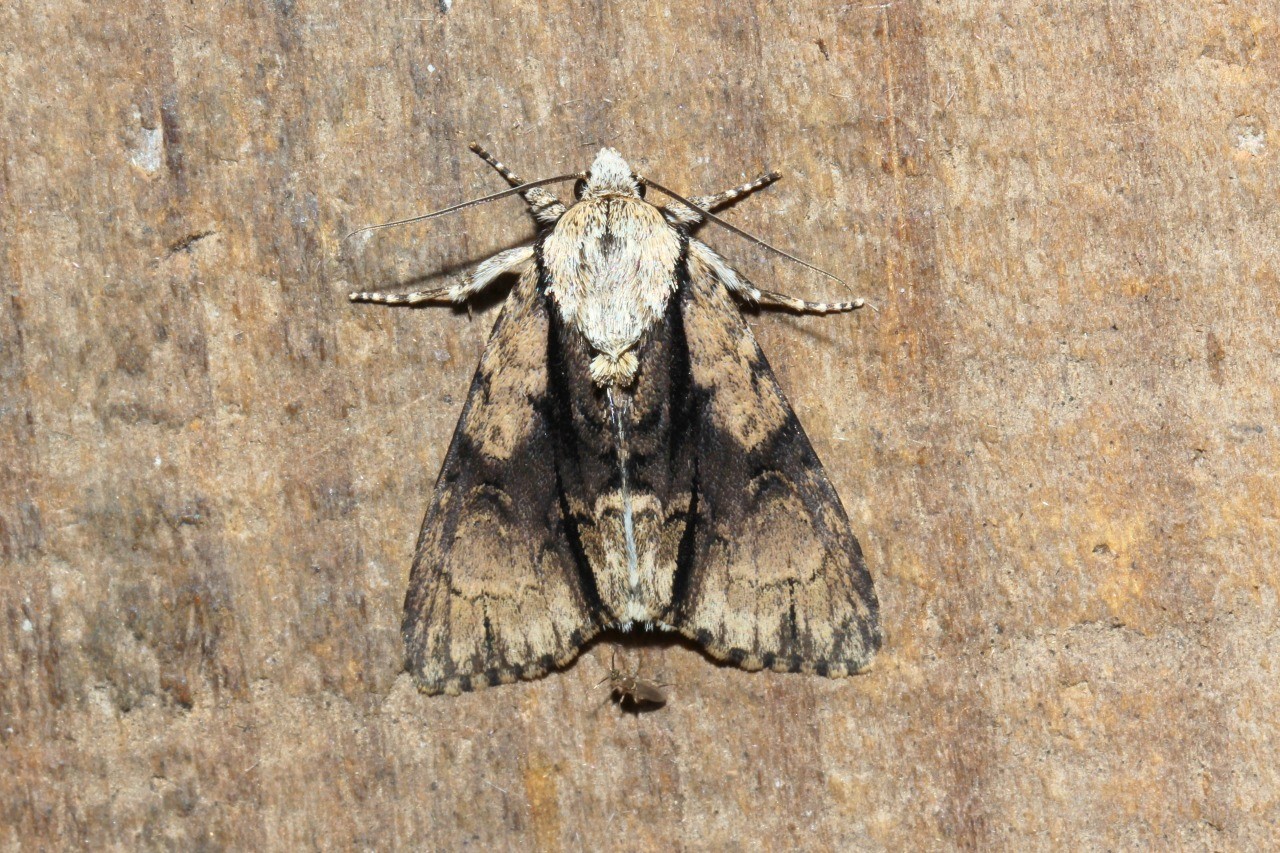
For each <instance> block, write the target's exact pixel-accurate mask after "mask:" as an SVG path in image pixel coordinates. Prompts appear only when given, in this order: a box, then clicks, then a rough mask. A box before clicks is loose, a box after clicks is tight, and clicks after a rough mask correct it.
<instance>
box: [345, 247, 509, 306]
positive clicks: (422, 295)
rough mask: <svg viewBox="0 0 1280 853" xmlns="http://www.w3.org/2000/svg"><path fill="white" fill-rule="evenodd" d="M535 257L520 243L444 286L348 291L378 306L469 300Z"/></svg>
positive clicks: (355, 300)
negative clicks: (407, 290)
mask: <svg viewBox="0 0 1280 853" xmlns="http://www.w3.org/2000/svg"><path fill="white" fill-rule="evenodd" d="M532 260H533V247H532V246H519V247H517V248H515V249H507V250H506V251H505V252H499V253H498V254H496V255H494V256H493V257H492V258H489V259H488V260H487V261H484V262H483V263H481V264H480V265H479V266H478V267H476V268H475V271H474V272H472V273H471V275H470V276H468V277H467V278H465V279H463V280H461V281H455V282H454V283H453V284H449V285H445V286H444V287H436V288H433V289H431V290H416V291H414V292H412V293H383V292H378V291H373V292H369V291H363V292H362V291H357V292H355V293H351V294H348V298H349V299H350V300H351V301H352V302H376V303H378V304H379V305H421V304H422V303H424V302H440V301H449V302H458V303H460V302H466V301H467V300H468V299H470V298H471V297H472V296H474V295H476V294H477V293H479V292H480V291H481V290H484V289H485V288H486V287H488V286H489V285H490V284H492V283H493V281H494V280H495V279H497V278H498V277H500V276H503V275H505V274H507V273H510V272H518V271H519V270H520V269H522V268H523V267H524V266H525V265H526V264H528V263H529V262H530V261H532Z"/></svg>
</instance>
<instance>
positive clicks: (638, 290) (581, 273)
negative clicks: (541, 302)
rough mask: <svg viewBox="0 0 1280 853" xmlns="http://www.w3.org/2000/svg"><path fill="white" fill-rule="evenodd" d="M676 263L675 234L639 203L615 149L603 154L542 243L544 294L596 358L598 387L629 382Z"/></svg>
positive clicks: (629, 173)
mask: <svg viewBox="0 0 1280 853" xmlns="http://www.w3.org/2000/svg"><path fill="white" fill-rule="evenodd" d="M679 257H680V238H679V235H678V234H677V232H676V231H675V229H674V228H672V227H671V226H670V225H669V224H668V223H667V221H666V220H665V219H664V218H663V216H662V213H661V211H659V210H658V208H656V207H654V206H653V205H651V204H649V203H647V202H646V201H645V200H644V199H642V198H640V194H639V192H638V189H637V182H636V178H635V175H634V174H633V173H632V171H631V167H630V166H628V165H627V162H626V161H625V160H623V159H622V157H621V155H619V154H618V152H617V151H614V150H613V149H612V148H604V149H601V151H600V153H599V154H597V155H596V159H595V162H594V163H592V165H591V171H590V172H589V173H588V177H587V180H586V186H585V188H584V189H583V192H582V199H581V201H579V202H578V203H577V204H575V205H573V206H572V207H570V208H569V209H568V210H567V211H566V212H565V214H564V215H563V216H562V217H561V218H560V221H559V222H558V223H556V226H555V229H554V230H553V231H552V232H551V234H549V235H548V236H547V238H546V241H545V242H544V243H543V260H544V262H545V264H546V271H547V274H548V277H549V288H548V291H547V292H548V293H549V294H550V295H551V297H552V299H553V300H554V301H555V303H556V306H557V308H558V309H559V311H560V316H561V318H562V319H563V320H564V322H565V323H567V324H569V325H571V326H573V327H575V328H576V329H578V331H580V332H581V333H582V334H583V336H584V337H585V338H586V339H587V341H588V342H589V343H590V344H591V347H592V348H593V349H594V350H595V351H596V352H597V353H598V355H597V356H596V357H595V358H594V359H593V360H592V362H591V375H592V378H593V379H595V381H596V382H597V383H599V384H601V385H608V386H613V385H627V384H629V383H630V382H631V380H632V379H633V378H634V376H635V372H636V368H637V366H638V362H637V361H636V356H635V353H634V352H633V350H634V348H635V347H636V345H637V344H638V343H639V342H640V339H641V337H642V336H643V335H644V333H645V331H646V330H647V329H648V328H649V327H650V326H651V325H653V324H654V323H655V322H657V321H658V320H660V319H661V318H662V316H663V314H664V312H665V311H666V306H667V300H668V298H670V296H671V294H672V293H673V292H674V291H675V289H676V263H677V261H678V260H679Z"/></svg>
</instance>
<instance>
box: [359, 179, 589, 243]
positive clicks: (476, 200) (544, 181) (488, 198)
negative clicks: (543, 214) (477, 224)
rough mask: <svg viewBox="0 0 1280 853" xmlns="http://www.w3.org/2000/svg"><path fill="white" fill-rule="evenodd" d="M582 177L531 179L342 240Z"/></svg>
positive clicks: (381, 224) (373, 226) (366, 229)
mask: <svg viewBox="0 0 1280 853" xmlns="http://www.w3.org/2000/svg"><path fill="white" fill-rule="evenodd" d="M581 177H583V175H582V174H580V173H577V172H575V173H573V174H571V175H557V176H556V177H554V178H542V179H540V180H537V181H530V182H529V183H527V184H521V185H520V186H518V187H512V188H511V189H508V190H503V191H502V192H496V193H494V194H493V195H487V196H485V197H484V198H473V199H472V200H471V201H464V202H463V203H462V204H455V205H453V206H452V207H446V208H444V209H443V210H435V211H432V212H431V213H424V214H422V215H421V216H410V217H409V218H408V219H397V220H395V221H394V222H382V223H379V224H378V225H366V226H364V227H363V228H357V229H356V230H354V231H352V232H351V233H350V234H348V235H347V236H345V237H343V238H342V242H344V243H345V242H346V241H347V240H350V239H351V238H352V237H354V236H355V235H357V234H362V233H364V232H365V231H376V230H378V229H379V228H390V227H392V226H393V225H408V224H410V223H412V222H423V221H425V220H427V219H435V218H436V217H437V216H444V215H445V214H446V213H455V212H457V211H459V210H462V209H464V208H468V207H475V206H476V205H477V204H484V203H485V202H487V201H495V200H497V199H500V198H505V197H507V196H509V195H515V194H516V193H522V192H525V191H526V190H531V189H533V188H534V187H541V186H545V185H547V184H554V183H556V182H557V181H571V180H575V179H577V178H581Z"/></svg>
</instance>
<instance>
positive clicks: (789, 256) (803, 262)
mask: <svg viewBox="0 0 1280 853" xmlns="http://www.w3.org/2000/svg"><path fill="white" fill-rule="evenodd" d="M639 180H640V181H641V182H643V183H645V184H647V185H648V186H651V187H653V188H654V189H655V190H657V191H658V192H660V193H665V194H666V195H669V196H671V197H672V198H674V199H675V200H676V201H678V202H680V203H681V204H683V205H686V206H688V207H690V208H692V209H693V210H696V211H698V212H699V213H701V214H702V215H703V216H705V217H707V219H708V220H709V221H711V222H714V223H716V224H717V225H720V226H722V227H724V228H728V229H729V230H730V231H732V232H733V233H734V234H737V235H739V236H741V237H745V238H746V239H748V240H750V241H751V242H752V243H755V244H756V245H757V246H759V247H761V248H762V249H768V250H769V251H770V252H773V253H774V254H775V255H781V256H782V257H784V258H786V259H787V260H790V261H795V262H796V263H797V264H799V265H800V266H802V267H807V268H809V269H811V270H813V271H814V272H816V273H818V274H820V275H825V276H826V277H827V278H829V279H831V280H832V281H838V282H840V283H841V284H848V282H846V281H845V280H844V279H842V278H840V276H838V275H832V274H831V273H829V272H827V271H826V270H824V269H822V268H821V267H815V266H814V265H813V264H811V263H809V262H808V261H806V260H804V259H802V258H797V257H796V256H795V255H793V254H790V253H789V252H784V251H782V250H781V249H779V248H778V247H777V246H771V245H769V244H768V243H766V242H765V241H764V240H761V239H760V238H759V237H757V236H755V235H754V234H748V233H747V232H746V231H743V230H742V229H741V228H739V227H738V226H736V225H733V224H731V223H729V222H725V221H724V220H723V219H721V218H720V217H719V216H716V215H715V214H714V213H712V212H711V211H709V210H707V209H706V208H704V207H699V206H698V205H696V204H694V203H693V202H691V201H689V199H687V198H685V197H684V196H682V195H680V194H678V193H674V192H672V191H671V190H669V189H667V188H666V187H664V186H663V185H662V184H659V183H656V182H654V181H652V180H650V179H649V178H640V179H639Z"/></svg>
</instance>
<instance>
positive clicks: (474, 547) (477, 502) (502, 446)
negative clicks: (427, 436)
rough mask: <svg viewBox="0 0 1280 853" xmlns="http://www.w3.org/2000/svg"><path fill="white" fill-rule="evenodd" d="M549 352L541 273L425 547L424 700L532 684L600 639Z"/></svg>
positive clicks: (415, 603)
mask: <svg viewBox="0 0 1280 853" xmlns="http://www.w3.org/2000/svg"><path fill="white" fill-rule="evenodd" d="M547 344H548V319H547V312H546V304H545V300H544V299H543V297H542V295H541V294H540V293H539V291H538V275H537V272H536V270H535V268H534V266H533V265H532V264H531V265H530V266H529V268H528V269H526V270H525V272H524V273H523V274H522V275H521V277H520V280H519V283H518V284H517V285H516V287H515V288H514V289H513V290H512V292H511V295H510V296H509V297H508V299H507V304H506V306H505V308H504V310H503V313H502V316H501V317H500V318H499V319H498V322H497V324H496V325H495V326H494V330H493V334H492V336H491V338H490V340H489V345H488V347H486V349H485V352H484V355H483V357H482V358H481V361H480V367H479V368H478V369H477V371H476V375H475V379H474V380H473V381H472V384H471V393H470V396H469V397H468V398H467V404H466V407H465V408H464V409H463V413H462V417H461V418H460V419H459V421H458V427H457V430H456V432H455V433H454V436H453V442H452V444H451V446H450V447H449V453H448V456H447V457H446V458H445V462H444V466H443V468H442V470H441V472H440V478H439V480H438V481H437V483H436V490H435V495H434V496H433V498H432V501H431V506H430V508H429V509H428V511H427V517H426V520H425V521H424V522H423V525H422V533H421V534H420V535H419V537H418V547H417V552H416V555H415V557H414V561H413V570H412V572H411V574H410V578H409V591H408V594H407V595H406V598H405V614H404V628H403V629H404V638H405V647H406V652H407V656H408V666H409V669H410V671H411V672H412V673H413V674H414V675H415V676H416V677H417V679H418V685H419V687H420V689H421V690H422V691H423V692H426V693H441V692H445V693H459V692H461V691H464V690H472V689H476V688H479V687H483V686H486V685H490V684H498V683H505V682H510V681H514V680H516V679H518V678H535V677H537V676H540V675H542V674H544V673H545V672H547V670H549V669H551V668H553V667H555V666H560V665H563V664H564V663H567V662H568V661H569V660H571V659H572V658H574V657H575V656H576V655H577V653H578V649H579V648H580V647H581V645H582V644H583V643H584V642H585V641H586V640H587V639H588V638H590V637H591V636H592V635H593V634H595V632H596V631H597V627H596V623H595V621H594V620H593V618H592V613H591V607H590V605H589V604H588V603H587V602H588V601H589V600H592V596H590V595H588V594H584V589H583V584H584V582H585V583H590V577H589V573H583V572H580V570H579V566H580V565H581V558H580V555H579V554H578V553H577V552H576V550H575V545H574V544H573V542H572V541H571V536H570V535H569V531H568V530H567V529H566V526H565V523H564V519H563V514H562V507H561V498H560V494H561V492H560V489H559V487H558V485H557V477H556V468H555V462H554V453H553V448H552V444H551V441H552V438H551V436H552V433H553V431H554V427H553V426H552V425H551V424H550V423H549V422H548V417H549V415H548V410H549V407H548V405H547V401H546V395H547Z"/></svg>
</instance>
